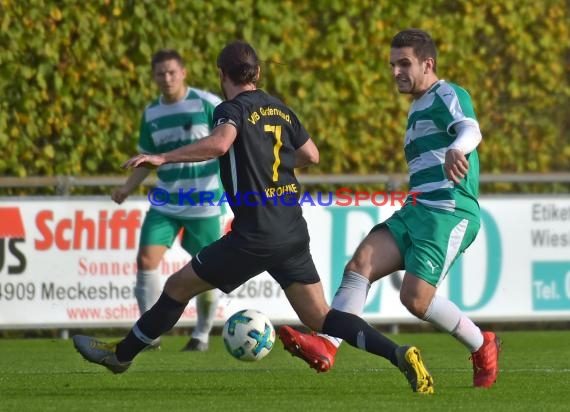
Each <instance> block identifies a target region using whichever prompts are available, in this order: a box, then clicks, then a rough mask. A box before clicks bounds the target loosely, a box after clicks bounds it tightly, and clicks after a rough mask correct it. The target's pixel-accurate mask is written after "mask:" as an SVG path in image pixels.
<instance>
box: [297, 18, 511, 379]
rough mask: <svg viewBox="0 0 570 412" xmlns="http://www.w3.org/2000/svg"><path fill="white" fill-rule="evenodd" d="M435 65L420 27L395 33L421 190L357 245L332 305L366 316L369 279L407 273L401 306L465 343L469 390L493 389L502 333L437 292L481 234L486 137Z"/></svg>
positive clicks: (412, 161)
mask: <svg viewBox="0 0 570 412" xmlns="http://www.w3.org/2000/svg"><path fill="white" fill-rule="evenodd" d="M436 61H437V52H436V46H435V43H434V42H433V40H432V39H431V37H430V36H429V34H428V33H426V32H425V31H422V30H417V29H408V30H404V31H402V32H400V33H398V34H397V35H396V36H395V37H394V38H393V40H392V44H391V52H390V65H391V66H392V74H393V77H394V80H395V82H396V86H397V87H398V91H399V92H400V93H405V94H410V95H411V96H412V97H413V101H412V105H411V108H410V110H409V113H408V123H407V127H406V134H405V139H404V152H405V157H406V161H407V163H408V169H409V175H410V191H411V192H419V193H416V195H415V199H416V201H414V199H413V198H412V197H410V198H409V199H408V201H407V202H406V203H405V204H404V206H403V207H402V209H401V210H399V211H397V212H396V213H395V214H394V215H393V216H391V217H390V218H389V219H387V220H386V221H385V222H383V223H381V224H379V225H377V226H375V227H374V228H372V230H371V231H370V233H369V234H368V235H367V236H366V238H365V239H364V240H363V241H362V242H361V244H360V245H359V246H358V248H357V250H356V252H355V254H354V256H353V257H352V259H351V260H350V261H349V262H348V264H347V265H346V267H345V272H344V275H343V279H342V282H341V285H340V287H339V289H338V291H337V293H336V295H335V297H334V299H333V302H332V307H333V308H335V309H338V310H342V311H345V312H352V313H356V314H360V313H362V312H363V310H364V304H365V301H366V296H367V294H368V290H369V289H370V284H371V283H372V282H374V281H376V280H378V279H381V278H383V277H385V276H387V275H389V274H391V273H393V272H395V271H397V270H404V271H405V274H404V279H403V283H402V287H401V290H400V300H401V301H402V303H403V304H404V306H405V307H406V308H407V309H408V310H409V311H410V312H411V313H412V314H413V315H415V316H416V317H418V318H419V319H423V320H425V321H427V322H430V323H432V324H433V325H434V326H436V327H437V328H438V329H440V330H442V331H445V332H448V333H449V334H451V335H452V336H454V337H455V338H456V339H457V340H458V341H459V342H460V343H462V344H463V345H464V346H465V347H466V348H467V349H468V350H469V352H470V353H471V358H472V361H473V372H474V373H473V386H475V387H490V386H492V385H493V384H494V383H495V380H496V378H497V372H498V353H499V349H500V341H499V339H498V338H497V336H496V335H495V334H494V333H493V332H482V331H481V330H480V329H479V328H478V327H477V326H476V325H475V324H474V323H473V321H471V319H469V318H468V317H467V316H466V315H465V314H464V313H462V312H461V311H460V310H459V308H458V307H457V306H456V305H455V304H454V303H453V302H451V301H450V300H448V299H447V298H445V297H443V296H441V295H438V294H437V293H436V292H437V288H438V286H439V285H440V284H441V282H442V281H443V280H444V278H445V276H446V275H447V273H448V271H449V268H450V267H451V265H452V264H453V262H454V261H455V260H456V259H457V257H458V256H459V255H460V254H461V253H463V252H464V251H465V250H466V249H467V247H468V246H469V245H470V244H471V243H472V242H473V240H475V237H476V235H477V232H478V230H479V204H478V202H477V197H478V185H479V160H478V158H477V150H476V147H477V145H478V144H479V142H480V141H481V138H482V137H481V132H480V130H479V123H478V121H477V118H476V116H475V111H474V110H473V104H472V102H471V97H470V96H469V94H468V93H467V91H465V89H463V88H461V87H459V86H458V85H456V84H453V83H450V82H448V81H445V80H440V79H439V78H438V76H437V74H436V71H437V63H436ZM319 338H320V339H328V340H330V341H331V342H332V343H334V345H335V346H336V347H338V346H339V345H340V341H339V340H338V339H336V338H331V337H330V336H326V335H320V336H316V337H314V339H319ZM303 349H305V350H306V349H307V348H303ZM327 356H334V353H330V352H329V354H328V355H327ZM331 364H332V362H331Z"/></svg>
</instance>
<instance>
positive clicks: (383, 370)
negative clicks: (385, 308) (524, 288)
mask: <svg viewBox="0 0 570 412" xmlns="http://www.w3.org/2000/svg"><path fill="white" fill-rule="evenodd" d="M391 336H392V337H393V338H394V339H395V340H396V341H397V342H398V343H402V344H404V343H411V344H414V345H416V346H418V347H419V348H420V349H421V351H422V354H423V357H424V361H425V362H426V365H427V367H428V368H429V369H430V371H431V373H432V374H433V376H434V380H435V391H436V393H435V395H432V396H429V395H419V394H416V393H413V392H412V391H411V390H410V388H409V386H408V383H407V381H406V380H405V378H404V376H403V375H402V374H401V373H400V372H399V371H397V370H396V368H394V367H392V366H391V365H390V364H389V363H388V362H387V361H385V360H384V359H381V358H377V357H374V356H372V355H369V354H367V353H365V352H361V351H359V350H356V349H354V348H352V347H350V346H349V345H347V344H344V345H343V346H342V348H341V350H340V351H339V353H338V356H337V359H336V364H335V366H334V368H333V370H332V371H330V372H328V373H324V374H317V373H316V372H314V371H313V370H312V369H309V367H308V366H307V365H306V364H305V363H304V362H303V361H301V360H300V359H297V358H293V357H291V355H289V354H288V353H287V352H285V351H284V350H283V345H282V344H281V342H279V341H278V340H277V341H276V346H275V348H274V349H273V351H272V352H271V353H270V354H269V355H268V356H267V357H266V358H265V359H263V360H261V361H260V362H256V363H244V362H240V361H237V360H235V359H233V358H231V357H230V356H229V355H228V354H227V353H226V352H225V349H224V347H223V345H222V342H221V338H220V336H213V337H212V342H211V344H210V350H209V351H208V352H205V353H189V352H180V348H181V347H182V346H183V345H184V343H185V342H186V337H182V336H180V337H178V336H166V337H164V338H163V349H162V350H161V351H154V352H150V351H149V352H143V353H142V354H141V355H140V356H139V357H137V359H136V360H135V362H134V364H133V366H132V367H131V369H129V370H128V371H127V372H126V373H124V374H122V375H113V374H111V373H110V372H108V371H107V370H106V369H104V368H102V367H100V366H98V365H93V364H90V363H88V362H86V361H84V360H83V359H82V358H81V357H80V355H79V354H78V353H76V352H75V350H74V349H73V344H72V342H71V340H60V339H54V340H50V339H7V338H5V339H0V365H1V369H0V411H6V412H7V411H81V412H89V411H115V412H116V411H166V412H173V411H231V412H237V411H287V412H301V411H311V410H312V411H416V410H417V411H438V412H439V411H477V412H481V411H504V412H507V411H508V412H511V411H568V410H570V389H569V388H570V361H569V359H570V343H569V342H570V331H533V332H503V333H500V336H501V338H502V339H503V351H502V353H501V358H500V375H499V378H498V381H497V383H496V384H495V386H494V387H493V388H491V389H474V388H472V387H471V363H470V361H469V360H468V354H467V353H466V351H465V350H464V348H463V347H462V346H461V345H460V344H459V343H457V342H456V341H455V340H454V339H453V338H451V337H449V336H447V335H445V334H440V333H411V334H398V335H391Z"/></svg>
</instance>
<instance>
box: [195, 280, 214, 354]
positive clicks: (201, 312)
mask: <svg viewBox="0 0 570 412" xmlns="http://www.w3.org/2000/svg"><path fill="white" fill-rule="evenodd" d="M218 297H219V295H218V291H217V290H208V291H206V292H203V293H200V294H199V295H198V296H196V311H197V315H198V316H197V320H196V327H195V328H194V330H193V331H192V335H191V336H192V337H193V338H194V339H198V340H199V341H201V342H205V343H208V341H209V340H210V331H211V330H212V327H213V326H214V318H215V317H216V308H217V306H218Z"/></svg>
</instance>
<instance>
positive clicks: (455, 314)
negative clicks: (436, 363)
mask: <svg viewBox="0 0 570 412" xmlns="http://www.w3.org/2000/svg"><path fill="white" fill-rule="evenodd" d="M423 320H425V321H427V322H429V323H431V324H432V325H434V326H436V327H437V328H438V329H440V330H443V331H445V332H447V333H449V334H450V335H451V336H453V337H455V338H456V339H457V340H458V341H459V342H461V343H462V344H463V345H464V346H465V347H467V349H469V351H470V352H471V353H473V352H475V351H477V349H479V348H480V347H481V345H483V334H482V333H481V330H480V329H479V328H478V327H477V325H475V324H474V323H473V321H472V320H471V319H469V318H468V317H467V316H466V315H465V314H464V313H463V312H461V311H460V310H459V308H458V307H457V305H455V303H453V302H452V301H450V300H449V299H446V298H444V297H442V296H439V295H435V296H434V297H433V299H432V301H431V303H430V305H429V307H428V309H427V310H426V313H425V314H424V318H423Z"/></svg>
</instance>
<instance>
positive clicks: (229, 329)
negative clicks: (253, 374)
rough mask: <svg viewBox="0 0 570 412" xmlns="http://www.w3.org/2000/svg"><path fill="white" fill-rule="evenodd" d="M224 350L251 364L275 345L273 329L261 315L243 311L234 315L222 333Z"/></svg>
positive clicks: (247, 310) (268, 321)
mask: <svg viewBox="0 0 570 412" xmlns="http://www.w3.org/2000/svg"><path fill="white" fill-rule="evenodd" d="M222 338H223V340H224V345H225V346H226V349H227V350H228V352H229V353H230V355H232V356H233V357H234V358H236V359H239V360H241V361H246V362H253V361H258V360H260V359H263V358H264V357H266V356H267V354H268V353H269V352H271V349H272V348H273V345H274V343H275V329H274V328H273V325H272V324H271V321H270V320H269V318H268V317H267V316H266V315H264V314H263V313H261V312H259V311H257V310H253V309H245V310H240V311H239V312H236V313H234V314H233V315H232V316H230V318H229V319H228V320H227V321H226V323H225V325H224V329H223V331H222Z"/></svg>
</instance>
